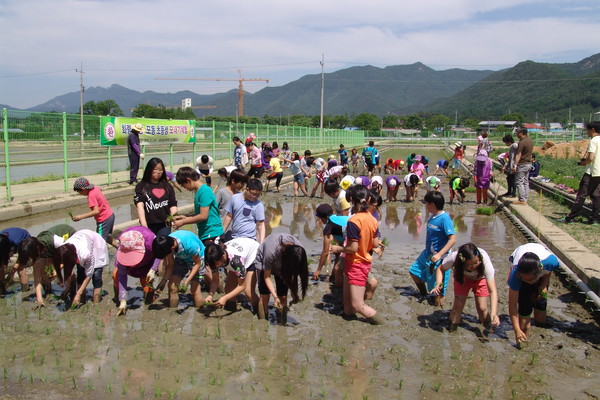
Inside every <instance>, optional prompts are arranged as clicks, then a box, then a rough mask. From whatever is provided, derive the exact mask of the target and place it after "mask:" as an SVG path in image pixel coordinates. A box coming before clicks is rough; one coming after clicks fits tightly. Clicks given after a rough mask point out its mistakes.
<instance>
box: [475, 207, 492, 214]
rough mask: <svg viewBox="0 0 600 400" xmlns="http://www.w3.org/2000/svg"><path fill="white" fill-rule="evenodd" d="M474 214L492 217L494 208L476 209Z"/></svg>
mask: <svg viewBox="0 0 600 400" xmlns="http://www.w3.org/2000/svg"><path fill="white" fill-rule="evenodd" d="M475 212H476V213H477V214H481V215H492V214H493V213H494V207H477V209H476V210H475Z"/></svg>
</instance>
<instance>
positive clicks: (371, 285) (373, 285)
mask: <svg viewBox="0 0 600 400" xmlns="http://www.w3.org/2000/svg"><path fill="white" fill-rule="evenodd" d="M377 284H378V282H377V279H375V278H370V279H369V280H368V281H367V287H366V290H365V300H371V299H372V298H373V296H374V295H375V289H377Z"/></svg>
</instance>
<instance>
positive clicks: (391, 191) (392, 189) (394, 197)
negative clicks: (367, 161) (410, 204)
mask: <svg viewBox="0 0 600 400" xmlns="http://www.w3.org/2000/svg"><path fill="white" fill-rule="evenodd" d="M401 184H402V181H401V180H400V178H398V176H396V175H390V176H388V177H387V178H385V186H386V188H387V192H386V197H387V198H386V201H398V189H399V188H400V185H401Z"/></svg>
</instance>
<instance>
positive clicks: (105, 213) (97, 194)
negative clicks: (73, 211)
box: [87, 186, 113, 222]
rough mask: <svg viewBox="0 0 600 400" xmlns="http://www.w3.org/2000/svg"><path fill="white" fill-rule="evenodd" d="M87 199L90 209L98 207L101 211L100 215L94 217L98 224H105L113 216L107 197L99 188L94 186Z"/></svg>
mask: <svg viewBox="0 0 600 400" xmlns="http://www.w3.org/2000/svg"><path fill="white" fill-rule="evenodd" d="M87 199H88V206H89V207H90V209H93V208H94V207H96V206H98V209H99V210H100V214H98V215H96V216H95V217H94V219H95V220H96V222H104V221H106V220H107V219H108V217H110V216H111V215H112V214H113V210H112V209H111V208H110V205H108V200H106V197H104V194H102V190H100V188H99V187H98V186H94V187H93V188H91V189H90V192H89V193H88V196H87Z"/></svg>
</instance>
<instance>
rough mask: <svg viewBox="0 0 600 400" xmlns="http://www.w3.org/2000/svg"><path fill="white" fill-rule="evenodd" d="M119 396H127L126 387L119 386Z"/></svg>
mask: <svg viewBox="0 0 600 400" xmlns="http://www.w3.org/2000/svg"><path fill="white" fill-rule="evenodd" d="M121 396H127V385H125V384H123V386H121Z"/></svg>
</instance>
